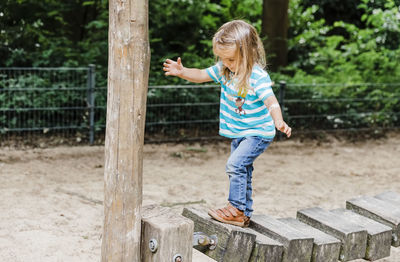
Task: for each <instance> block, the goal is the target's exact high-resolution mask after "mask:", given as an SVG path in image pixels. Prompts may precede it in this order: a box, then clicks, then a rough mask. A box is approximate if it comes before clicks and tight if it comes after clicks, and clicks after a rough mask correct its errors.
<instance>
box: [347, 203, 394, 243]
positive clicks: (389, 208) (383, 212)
mask: <svg viewBox="0 0 400 262" xmlns="http://www.w3.org/2000/svg"><path fill="white" fill-rule="evenodd" d="M346 208H347V209H349V210H352V211H353V212H355V213H358V214H360V215H362V216H365V217H368V218H371V219H373V220H375V221H377V222H379V223H382V224H384V225H386V226H389V227H391V228H392V246H395V247H398V246H400V239H399V238H400V211H399V207H398V206H395V205H392V204H390V203H388V202H385V201H382V200H380V199H377V198H375V197H370V196H361V197H358V198H353V199H350V200H348V201H346Z"/></svg>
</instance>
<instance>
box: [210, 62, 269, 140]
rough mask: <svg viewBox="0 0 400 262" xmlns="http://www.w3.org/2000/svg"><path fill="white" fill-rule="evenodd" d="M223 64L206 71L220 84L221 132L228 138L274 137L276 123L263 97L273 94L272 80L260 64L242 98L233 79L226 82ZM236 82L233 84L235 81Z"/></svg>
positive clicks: (254, 68)
mask: <svg viewBox="0 0 400 262" xmlns="http://www.w3.org/2000/svg"><path fill="white" fill-rule="evenodd" d="M221 68H222V63H221V62H219V63H217V64H216V65H214V66H211V67H209V68H207V69H206V72H207V74H208V75H209V76H210V77H211V78H212V79H213V80H214V81H215V82H216V83H219V84H220V85H221V101H220V112H219V118H220V121H219V134H220V135H221V136H225V137H229V138H238V137H248V136H260V137H263V138H270V139H272V138H274V136H275V125H274V121H273V119H272V117H271V115H270V114H269V112H268V109H267V107H266V106H265V104H264V100H265V99H267V98H268V97H270V96H272V95H274V92H273V91H272V88H271V85H272V82H271V79H270V77H269V75H268V73H267V72H266V71H264V70H263V69H262V68H261V67H260V66H257V65H256V66H254V67H253V72H252V73H251V76H250V81H249V82H250V87H249V90H248V92H247V95H246V97H244V99H243V98H241V97H240V96H239V95H238V90H237V89H236V88H235V84H234V80H233V81H232V80H231V81H228V82H227V83H226V84H224V82H225V77H224V76H222V75H221ZM232 82H233V83H232Z"/></svg>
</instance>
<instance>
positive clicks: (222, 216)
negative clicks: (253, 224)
mask: <svg viewBox="0 0 400 262" xmlns="http://www.w3.org/2000/svg"><path fill="white" fill-rule="evenodd" d="M208 214H209V215H210V216H211V217H212V218H214V219H215V220H218V221H219V222H222V223H226V224H231V225H235V226H239V227H247V226H248V225H249V223H250V218H249V217H247V216H245V215H244V212H243V211H241V210H239V209H237V208H236V207H234V206H232V205H231V204H230V203H229V204H228V205H227V206H226V207H223V208H219V209H210V210H209V211H208Z"/></svg>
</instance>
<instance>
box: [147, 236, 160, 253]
mask: <svg viewBox="0 0 400 262" xmlns="http://www.w3.org/2000/svg"><path fill="white" fill-rule="evenodd" d="M149 248H150V251H151V252H153V253H155V252H156V251H157V248H158V243H157V240H155V239H154V238H152V239H150V241H149Z"/></svg>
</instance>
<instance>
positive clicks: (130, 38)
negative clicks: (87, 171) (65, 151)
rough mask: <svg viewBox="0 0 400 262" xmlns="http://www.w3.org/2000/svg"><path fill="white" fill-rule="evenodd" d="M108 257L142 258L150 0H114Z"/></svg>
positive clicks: (109, 98) (104, 250)
mask: <svg viewBox="0 0 400 262" xmlns="http://www.w3.org/2000/svg"><path fill="white" fill-rule="evenodd" d="M108 38H109V49H108V95H107V126H106V141H105V168H104V191H105V192H104V227H103V239H102V251H101V259H102V261H103V262H113V261H118V262H128V261H129V262H132V261H140V234H141V205H142V169H143V168H142V166H143V159H142V157H143V154H142V151H143V139H144V125H145V116H146V95H147V82H148V75H149V62H150V49H149V39H148V1H147V0H127V1H117V0H110V1H109V34H108Z"/></svg>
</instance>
